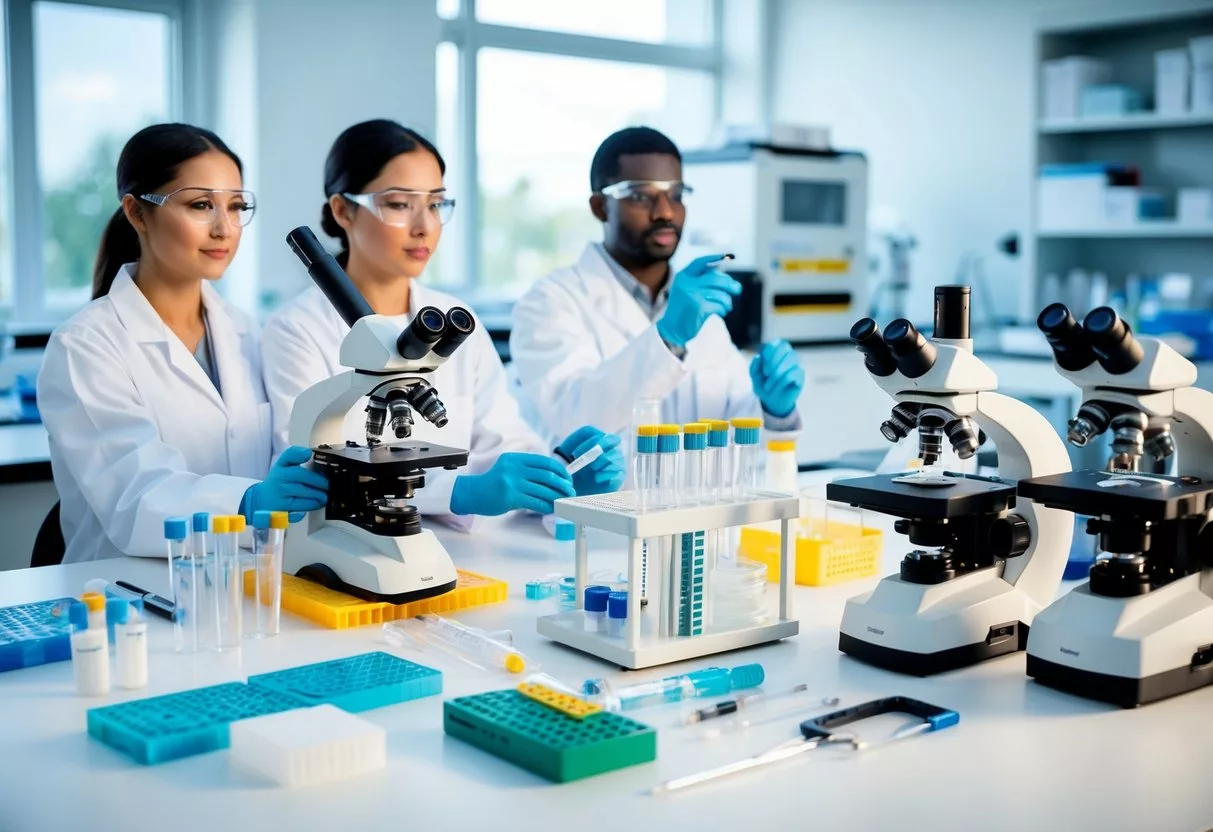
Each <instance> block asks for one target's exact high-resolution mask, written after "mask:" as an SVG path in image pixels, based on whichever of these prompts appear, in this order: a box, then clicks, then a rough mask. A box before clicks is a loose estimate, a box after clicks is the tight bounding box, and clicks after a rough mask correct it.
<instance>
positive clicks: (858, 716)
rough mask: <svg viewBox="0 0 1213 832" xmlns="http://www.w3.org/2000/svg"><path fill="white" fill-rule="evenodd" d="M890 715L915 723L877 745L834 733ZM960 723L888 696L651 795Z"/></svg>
mask: <svg viewBox="0 0 1213 832" xmlns="http://www.w3.org/2000/svg"><path fill="white" fill-rule="evenodd" d="M889 713H905V714H909V715H910V716H911V717H914V719H913V721H912V722H910V723H908V724H907V725H904V726H902V727H901V728H899V729H898V730H896V731H894V732H893V733H892V734H891V735H889V736H888V737H886V738H884V739H882V740H878V741H876V742H865V741H864V740H862V739H861V738H860V737H859V736H858V735H857V734H855V733H854V732H851V731H845V732H839V731H836V730H834V729H836V728H839V727H841V726H844V725H849V724H851V723H853V722H859V721H861V720H864V719H869V718H871V717H874V716H880V715H882V714H889ZM959 721H960V714H958V713H957V712H956V711H953V710H950V709H948V708H941V707H939V706H938V705H929V704H927V703H926V702H921V701H919V700H917V699H910V698H909V697H906V696H889V697H885V698H884V699H874V700H872V701H871V702H865V703H863V704H862V705H855V706H853V707H850V708H843V709H842V710H839V711H834V712H833V713H828V714H826V715H824V716H819V717H816V718H814V719H807V720H805V721H804V722H802V723H800V736H799V737H795V738H793V739H790V740H787V741H786V742H782V743H780V744H779V745H777V746H775V747H774V748H770V749H768V750H766V751H764V752H762V753H761V754H758V755H755V756H753V757H747V758H746V759H744V760H738V761H737V762H734V763H728V764H726V765H723V766H719V767H717V768H713V769H708V770H707V771H701V772H697V773H695V774H688V775H687V776H685V777H678V778H675V779H673V780H669V781H667V782H665V783H662V784H660V785H658V786H656V787H655V788H654V789H653V794H662V793H665V792H672V791H677V790H678V789H685V788H688V787H690V786H697V785H699V784H700V783H707V782H709V781H711V780H718V779H720V778H721V777H727V776H728V775H730V774H736V773H737V772H740V771H747V770H749V769H752V768H758V767H760V766H765V765H768V764H770V763H776V762H779V761H780V760H786V759H788V758H790V757H795V756H796V755H797V754H801V753H803V752H805V751H812V750H813V749H814V748H821V747H823V746H830V745H845V746H849V747H850V748H851V749H852V750H854V751H860V750H863V749H868V748H875V747H877V746H880V745H885V744H887V743H890V742H895V741H897V740H900V739H905V738H906V737H913V736H916V735H918V734H925V733H928V732H930V731H941V730H943V729H944V728H948V727H951V726H953V725H955V724H956V723H957V722H959Z"/></svg>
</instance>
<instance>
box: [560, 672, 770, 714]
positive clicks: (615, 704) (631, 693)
mask: <svg viewBox="0 0 1213 832" xmlns="http://www.w3.org/2000/svg"><path fill="white" fill-rule="evenodd" d="M764 678H766V674H765V673H764V672H763V669H762V665H760V664H743V665H738V666H737V667H734V668H732V669H729V668H727V667H708V668H704V669H703V670H695V671H692V672H690V673H684V674H682V675H681V676H667V677H666V678H664V679H658V680H657V681H655V682H639V683H637V684H635V685H628V686H626V687H622V688H613V687H612V686H611V684H610V683H609V682H607V680H606V679H587V680H586V681H585V683H584V684H583V685H582V693H584V694H585V695H586V696H587V697H589V698H592V699H594V700H595V701H598V702H600V704H602V706H603V707H604V708H605V709H606V710H608V711H631V710H635V709H636V708H643V707H645V706H648V705H664V704H666V703H668V702H681V701H683V700H684V699H692V698H694V697H697V696H723V695H725V694H727V693H731V692H732V691H735V690H743V689H745V688H754V687H758V686H759V685H761V684H762V681H763V679H764Z"/></svg>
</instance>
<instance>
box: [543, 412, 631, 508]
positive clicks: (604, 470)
mask: <svg viewBox="0 0 1213 832" xmlns="http://www.w3.org/2000/svg"><path fill="white" fill-rule="evenodd" d="M619 441H620V440H619V437H618V436H616V435H615V434H613V433H603V432H602V431H600V430H599V429H598V428H596V427H593V426H591V425H584V426H582V427H579V428H577V430H575V431H573V432H572V433H570V434H569V435H568V438H566V439H565V440H564V441H563V442H561V443H560V444H559V445H558V446H557V447H556V450H558V451H559V452H560V453H562V454H564V455H565V456H567V457H569V458H570V459H577V457H579V456H581V455H582V454H585V453H588V452H589V450H590V449H591V448H593V447H594V446H595V445H601V446H602V456H600V457H598V459H596V460H594V461H593V462H591V463H590V464H589V465H587V466H585V467H584V468H582V469H581V470H580V471H578V472H577V473H576V474H574V475H573V487H574V488H575V489H577V496H578V497H585V496H586V495H588V494H610V493H611V492H612V491H618V490H619V488H620V486H622V485H623V480H624V477H625V475H626V472H625V471H624V467H623V452H622V451H620V450H619Z"/></svg>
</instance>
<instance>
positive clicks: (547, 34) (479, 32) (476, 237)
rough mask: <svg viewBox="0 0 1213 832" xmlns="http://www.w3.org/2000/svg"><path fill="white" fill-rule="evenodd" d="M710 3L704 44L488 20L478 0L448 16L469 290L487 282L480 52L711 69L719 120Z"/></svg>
mask: <svg viewBox="0 0 1213 832" xmlns="http://www.w3.org/2000/svg"><path fill="white" fill-rule="evenodd" d="M431 2H434V0H431ZM708 2H709V12H710V14H711V38H710V39H709V42H708V43H706V44H703V45H698V46H696V45H687V44H664V43H648V42H644V41H635V40H623V39H617V38H604V37H596V36H594V35H583V34H576V33H571V32H558V31H550V30H545V29H528V28H522V27H517V26H506V25H501V24H496V23H484V22H482V21H479V20H477V19H476V0H459V11H458V13H457V14H456V15H455V16H454V17H451V18H443V19H441V21H440V22H441V33H440V36H439V42H440V43H450V44H453V45H454V46H455V48H456V51H457V55H458V63H457V67H458V77H457V79H456V82H455V89H456V95H457V97H458V101H457V105H456V111H457V113H458V127H457V129H458V135H457V137H456V141H455V147H454V152H453V153H452V154H451V155H452V156H453V157H454V159H455V163H456V164H457V165H458V167H459V171H460V177H459V182H460V183H461V184H460V186H459V189H458V191H457V193H456V198H457V199H458V201H459V213H460V216H461V217H462V222H461V225H462V226H463V227H464V229H466V230H465V231H464V233H462V234H460V235H459V250H458V253H457V260H458V270H459V271H460V272H461V273H462V274H463V275H465V278H464V285H465V286H466V287H467V288H468V289H470V290H472V291H475V290H478V289H479V288H480V287H481V286H482V285H483V283H482V281H481V275H480V269H481V253H480V239H481V234H482V231H483V229H482V228H481V211H480V185H479V183H480V171H479V165H480V162H479V158H478V156H477V152H476V140H477V136H478V125H477V105H478V102H477V78H476V75H477V60H478V56H479V52H480V50H481V49H503V50H510V51H514V52H529V53H538V54H543V55H561V56H565V57H573V58H586V59H591V60H600V61H613V62H616V63H627V64H641V65H644V66H654V67H661V68H664V69H683V70H692V71H698V72H704V73H705V74H707V75H709V76H710V79H711V83H712V86H713V95H712V121H713V122H714V123H717V124H718V123H719V122H720V119H721V113H722V109H723V86H724V85H723V75H724V68H725V67H724V65H725V59H724V32H723V28H722V27H723V19H724V3H725V0H708ZM604 138H605V137H604ZM444 150H446V148H444Z"/></svg>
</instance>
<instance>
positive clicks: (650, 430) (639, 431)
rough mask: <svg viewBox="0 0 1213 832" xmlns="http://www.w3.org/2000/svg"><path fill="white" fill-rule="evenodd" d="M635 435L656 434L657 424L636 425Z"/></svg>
mask: <svg viewBox="0 0 1213 832" xmlns="http://www.w3.org/2000/svg"><path fill="white" fill-rule="evenodd" d="M636 435H637V436H656V435H657V426H656V425H638V426H637V427H636Z"/></svg>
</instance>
